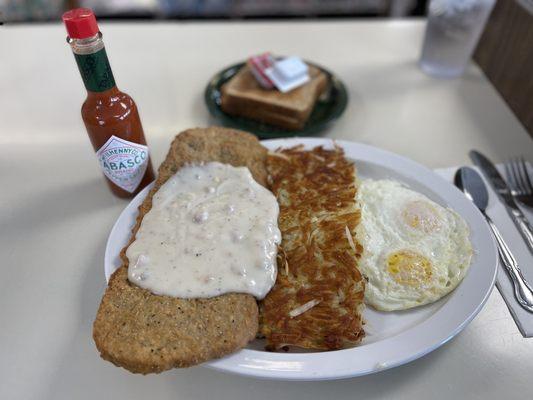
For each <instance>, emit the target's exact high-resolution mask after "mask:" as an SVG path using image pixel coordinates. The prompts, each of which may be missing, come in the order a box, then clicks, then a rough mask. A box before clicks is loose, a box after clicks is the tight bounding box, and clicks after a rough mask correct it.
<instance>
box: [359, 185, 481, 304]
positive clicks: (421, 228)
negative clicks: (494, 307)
mask: <svg viewBox="0 0 533 400" xmlns="http://www.w3.org/2000/svg"><path fill="white" fill-rule="evenodd" d="M357 200H358V203H359V205H360V207H361V222H360V224H359V226H358V228H357V231H356V237H357V240H358V241H359V243H361V245H362V246H363V249H364V251H363V255H362V257H361V259H360V263H359V269H360V271H361V273H362V274H363V275H364V276H365V277H366V278H367V280H368V283H367V285H366V289H365V301H366V303H367V304H369V305H371V306H373V307H374V308H376V309H378V310H382V311H394V310H405V309H408V308H412V307H416V306H420V305H423V304H428V303H432V302H434V301H436V300H438V299H440V298H441V297H443V296H444V295H446V294H448V293H449V292H451V291H452V290H453V289H454V288H455V287H457V285H458V284H459V283H460V282H461V280H462V279H463V278H464V276H465V274H466V272H467V270H468V268H469V266H470V260H471V257H472V245H471V243H470V239H469V229H468V225H467V224H466V222H465V221H464V220H463V219H462V218H461V217H460V216H459V215H458V214H457V213H456V212H454V211H452V210H450V209H448V208H444V207H442V206H440V205H438V204H437V203H435V202H433V201H431V200H430V199H429V198H427V197H426V196H424V195H423V194H421V193H418V192H415V191H413V190H411V189H409V188H408V187H406V186H404V185H403V184H401V183H399V182H397V181H393V180H371V179H367V180H362V181H361V183H360V185H359V189H358V193H357Z"/></svg>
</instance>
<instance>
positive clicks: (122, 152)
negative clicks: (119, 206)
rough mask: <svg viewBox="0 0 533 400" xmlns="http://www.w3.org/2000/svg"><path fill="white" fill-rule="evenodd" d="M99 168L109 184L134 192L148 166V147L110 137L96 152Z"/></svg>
mask: <svg viewBox="0 0 533 400" xmlns="http://www.w3.org/2000/svg"><path fill="white" fill-rule="evenodd" d="M96 155H97V157H98V161H99V162H100V167H102V170H103V171H104V174H105V176H107V177H108V178H109V179H110V180H111V182H113V183H114V184H115V185H117V186H119V187H121V188H122V189H124V190H126V191H127V192H130V193H132V192H134V191H135V189H137V187H138V186H139V183H141V180H142V178H143V176H144V173H145V172H146V167H147V166H148V147H147V146H144V145H142V144H139V143H133V142H128V141H127V140H124V139H121V138H118V137H116V136H111V137H110V138H109V140H108V141H107V142H106V143H105V144H104V145H103V146H102V147H100V148H99V149H98V151H97V152H96Z"/></svg>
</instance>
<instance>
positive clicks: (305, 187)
mask: <svg viewBox="0 0 533 400" xmlns="http://www.w3.org/2000/svg"><path fill="white" fill-rule="evenodd" d="M267 170H268V172H269V174H270V176H269V180H270V187H271V190H272V192H273V193H274V194H275V195H276V197H277V199H278V202H279V205H280V213H279V228H280V230H281V234H282V242H281V251H280V252H279V253H278V255H279V259H278V277H277V280H276V284H275V285H274V287H273V288H272V290H271V291H270V293H269V294H268V295H267V296H266V297H265V299H264V300H263V301H262V304H261V328H260V329H261V333H262V334H263V335H264V336H265V337H266V340H267V349H270V350H277V349H279V348H280V347H284V346H297V347H302V348H306V349H318V350H334V349H341V348H344V347H348V346H353V345H355V344H357V343H359V342H360V341H361V339H362V338H363V336H364V330H363V322H362V311H363V307H364V304H363V297H364V289H365V281H364V279H363V276H362V275H361V273H360V272H359V270H358V269H357V265H358V258H359V257H360V255H361V252H362V250H363V249H362V247H361V246H360V245H359V244H358V243H357V241H356V240H355V238H354V231H355V228H356V227H357V225H358V224H359V221H360V217H361V212H360V209H359V208H358V206H357V204H356V200H355V194H356V191H357V186H356V179H355V169H354V166H353V163H352V162H350V161H348V160H347V159H346V158H345V157H344V153H343V151H342V149H340V148H338V147H335V148H334V149H333V150H326V149H324V148H322V147H317V148H314V149H313V150H309V151H305V150H304V149H303V147H301V146H297V147H293V148H290V149H284V150H281V151H280V152H275V153H271V155H269V156H268V158H267Z"/></svg>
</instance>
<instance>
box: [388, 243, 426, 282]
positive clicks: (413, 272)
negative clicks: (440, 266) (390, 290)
mask: <svg viewBox="0 0 533 400" xmlns="http://www.w3.org/2000/svg"><path fill="white" fill-rule="evenodd" d="M387 271H388V272H389V274H390V275H391V276H392V278H393V279H394V280H395V281H396V282H397V283H399V284H400V285H407V286H418V285H420V284H421V283H426V282H428V281H429V280H430V279H431V275H432V271H431V262H430V261H429V260H428V259H427V258H426V257H424V256H422V255H420V254H418V253H415V252H414V251H410V250H400V251H397V252H394V253H392V254H391V255H389V257H388V258H387Z"/></svg>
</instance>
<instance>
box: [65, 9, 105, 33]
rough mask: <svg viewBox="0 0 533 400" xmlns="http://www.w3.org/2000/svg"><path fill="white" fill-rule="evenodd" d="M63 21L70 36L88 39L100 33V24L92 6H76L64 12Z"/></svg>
mask: <svg viewBox="0 0 533 400" xmlns="http://www.w3.org/2000/svg"><path fill="white" fill-rule="evenodd" d="M63 22H64V23H65V26H66V28H67V32H68V35H69V37H71V38H73V39H86V38H88V37H91V36H94V35H96V34H97V33H98V24H97V23H96V17H95V16H94V13H93V10H91V9H90V8H75V9H73V10H70V11H67V12H66V13H64V14H63Z"/></svg>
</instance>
